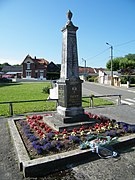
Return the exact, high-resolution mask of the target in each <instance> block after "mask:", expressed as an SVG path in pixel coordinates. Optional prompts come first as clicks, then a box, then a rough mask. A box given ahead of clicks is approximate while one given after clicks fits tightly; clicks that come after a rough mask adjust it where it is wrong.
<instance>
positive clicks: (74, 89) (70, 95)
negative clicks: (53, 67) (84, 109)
mask: <svg viewBox="0 0 135 180" xmlns="http://www.w3.org/2000/svg"><path fill="white" fill-rule="evenodd" d="M81 104H82V103H81V84H75V85H70V86H68V87H67V107H80V106H81Z"/></svg>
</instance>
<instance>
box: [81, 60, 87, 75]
mask: <svg viewBox="0 0 135 180" xmlns="http://www.w3.org/2000/svg"><path fill="white" fill-rule="evenodd" d="M82 61H83V62H84V76H86V60H85V59H83V58H82Z"/></svg>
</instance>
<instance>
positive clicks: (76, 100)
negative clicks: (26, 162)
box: [57, 10, 84, 123]
mask: <svg viewBox="0 0 135 180" xmlns="http://www.w3.org/2000/svg"><path fill="white" fill-rule="evenodd" d="M67 18H68V21H67V23H66V25H65V27H64V28H63V29H62V33H63V40H62V63H61V76H60V80H59V81H58V107H57V113H58V114H60V115H62V116H63V117H64V118H63V119H64V122H67V123H68V122H72V121H78V120H79V116H80V117H82V115H83V114H84V109H83V107H82V80H80V78H79V67H78V52H77V38H76V31H77V30H78V27H76V26H74V25H73V23H72V21H71V19H72V12H71V11H70V10H69V11H68V13H67ZM75 117H77V118H75ZM77 119H78V120H77ZM80 120H81V119H80Z"/></svg>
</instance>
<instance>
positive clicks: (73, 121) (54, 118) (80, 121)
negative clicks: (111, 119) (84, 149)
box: [44, 112, 99, 132]
mask: <svg viewBox="0 0 135 180" xmlns="http://www.w3.org/2000/svg"><path fill="white" fill-rule="evenodd" d="M44 122H45V123H46V124H47V125H48V126H50V127H51V128H52V129H55V130H56V131H59V132H62V131H63V130H64V129H66V130H67V131H68V130H69V131H71V130H73V129H74V128H76V129H79V128H80V127H82V126H84V127H85V128H89V127H90V126H93V125H94V124H95V123H97V122H99V120H96V119H92V118H89V116H88V115H87V114H79V115H76V116H72V117H68V116H66V117H65V116H62V115H60V114H58V113H57V112H53V113H52V114H51V116H44Z"/></svg>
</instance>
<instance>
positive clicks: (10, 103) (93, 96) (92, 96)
mask: <svg viewBox="0 0 135 180" xmlns="http://www.w3.org/2000/svg"><path fill="white" fill-rule="evenodd" d="M112 96H118V102H117V105H120V104H121V96H122V95H119V94H118V95H100V96H95V95H91V96H84V97H82V98H90V107H94V98H100V97H112ZM41 101H42V102H43V101H44V102H47V101H56V107H57V106H58V99H44V100H42V99H40V100H22V101H6V102H0V104H9V113H10V116H13V112H14V111H13V104H14V103H25V102H41Z"/></svg>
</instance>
